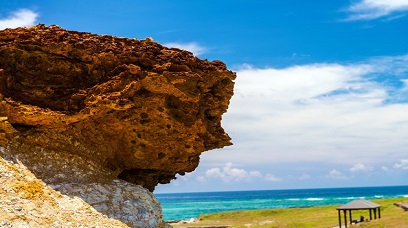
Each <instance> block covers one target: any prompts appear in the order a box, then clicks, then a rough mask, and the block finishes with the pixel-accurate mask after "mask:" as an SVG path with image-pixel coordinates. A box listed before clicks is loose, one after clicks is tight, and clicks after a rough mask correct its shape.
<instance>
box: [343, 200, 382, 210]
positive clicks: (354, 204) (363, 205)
mask: <svg viewBox="0 0 408 228" xmlns="http://www.w3.org/2000/svg"><path fill="white" fill-rule="evenodd" d="M379 207H381V206H380V205H378V204H376V203H373V202H370V201H368V200H364V199H360V200H353V201H351V202H350V203H347V204H344V205H342V206H340V207H338V208H337V210H361V209H373V208H379Z"/></svg>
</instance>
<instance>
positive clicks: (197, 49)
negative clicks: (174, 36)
mask: <svg viewBox="0 0 408 228" xmlns="http://www.w3.org/2000/svg"><path fill="white" fill-rule="evenodd" d="M163 46H166V47H170V48H179V49H182V50H186V51H189V52H192V53H193V54H194V55H196V56H199V55H202V54H204V53H206V52H207V48H205V47H203V46H201V45H199V44H198V43H196V42H190V43H177V42H172V43H165V44H163Z"/></svg>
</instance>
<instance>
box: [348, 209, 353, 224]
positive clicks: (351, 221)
mask: <svg viewBox="0 0 408 228" xmlns="http://www.w3.org/2000/svg"><path fill="white" fill-rule="evenodd" d="M349 215H350V216H349V217H350V224H353V217H352V216H351V210H349Z"/></svg>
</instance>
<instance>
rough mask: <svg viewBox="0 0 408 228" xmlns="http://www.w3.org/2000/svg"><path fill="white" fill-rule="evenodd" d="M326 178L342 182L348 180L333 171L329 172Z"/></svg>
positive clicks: (341, 174)
mask: <svg viewBox="0 0 408 228" xmlns="http://www.w3.org/2000/svg"><path fill="white" fill-rule="evenodd" d="M326 177H327V178H330V179H335V180H344V179H348V177H346V176H345V175H344V174H343V173H342V172H340V171H337V170H335V169H333V170H331V171H330V172H329V174H327V175H326Z"/></svg>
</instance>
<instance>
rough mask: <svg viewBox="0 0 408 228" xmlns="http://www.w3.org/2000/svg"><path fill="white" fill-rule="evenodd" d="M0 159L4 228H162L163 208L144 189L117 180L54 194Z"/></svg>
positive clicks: (0, 213)
mask: <svg viewBox="0 0 408 228" xmlns="http://www.w3.org/2000/svg"><path fill="white" fill-rule="evenodd" d="M0 155H1V156H0V227H129V226H131V227H146V228H152V227H164V224H163V221H162V218H161V208H160V205H159V203H158V202H157V200H156V199H155V198H154V196H153V195H152V194H151V193H150V192H149V191H148V190H146V189H144V188H142V187H140V186H136V185H133V184H130V183H127V182H124V181H120V180H115V181H113V182H112V183H107V184H101V183H94V184H68V183H65V184H61V185H59V186H53V187H54V188H55V189H57V190H58V191H56V190H54V189H52V188H51V187H50V186H47V185H46V184H45V183H44V182H42V180H40V179H38V178H36V177H35V176H34V174H33V173H32V172H31V171H30V170H28V169H27V168H26V167H25V166H24V165H23V164H22V163H21V162H18V161H17V160H15V159H13V158H12V157H10V155H9V154H7V152H6V151H5V150H4V149H3V148H0ZM3 157H5V158H7V159H3ZM61 193H63V194H61Z"/></svg>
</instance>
